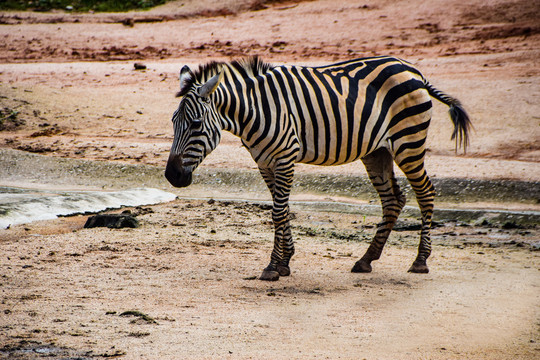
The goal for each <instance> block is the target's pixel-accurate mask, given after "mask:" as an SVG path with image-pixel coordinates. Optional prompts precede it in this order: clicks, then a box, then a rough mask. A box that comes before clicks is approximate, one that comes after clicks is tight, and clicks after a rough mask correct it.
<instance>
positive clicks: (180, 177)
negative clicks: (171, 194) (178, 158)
mask: <svg viewBox="0 0 540 360" xmlns="http://www.w3.org/2000/svg"><path fill="white" fill-rule="evenodd" d="M165 178H167V180H168V181H169V183H171V185H172V186H174V187H186V186H188V185H190V184H191V181H192V179H193V175H192V172H191V171H186V170H185V169H184V168H183V167H181V166H177V164H175V163H174V162H170V161H169V162H168V163H167V168H166V169H165Z"/></svg>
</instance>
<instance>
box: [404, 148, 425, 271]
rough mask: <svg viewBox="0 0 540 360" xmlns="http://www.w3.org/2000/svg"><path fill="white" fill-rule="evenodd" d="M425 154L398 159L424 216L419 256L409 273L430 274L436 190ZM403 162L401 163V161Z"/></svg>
mask: <svg viewBox="0 0 540 360" xmlns="http://www.w3.org/2000/svg"><path fill="white" fill-rule="evenodd" d="M423 155H424V152H422V153H421V156H408V157H406V158H403V159H400V157H397V158H396V162H397V164H398V166H399V167H400V168H401V170H403V172H404V173H405V175H406V176H407V180H408V181H409V183H410V184H411V187H412V188H413V190H414V193H415V195H416V200H417V202H418V206H419V208H420V213H421V214H422V230H421V232H420V244H419V245H418V255H417V257H416V260H415V261H414V263H413V264H412V266H411V267H410V268H409V272H413V273H428V272H429V268H428V266H427V263H426V261H427V258H428V257H429V255H431V238H430V230H431V222H432V217H433V202H434V199H435V188H434V187H433V184H432V183H431V180H430V179H429V176H428V175H427V173H426V170H425V168H424V156H423ZM399 160H401V161H399Z"/></svg>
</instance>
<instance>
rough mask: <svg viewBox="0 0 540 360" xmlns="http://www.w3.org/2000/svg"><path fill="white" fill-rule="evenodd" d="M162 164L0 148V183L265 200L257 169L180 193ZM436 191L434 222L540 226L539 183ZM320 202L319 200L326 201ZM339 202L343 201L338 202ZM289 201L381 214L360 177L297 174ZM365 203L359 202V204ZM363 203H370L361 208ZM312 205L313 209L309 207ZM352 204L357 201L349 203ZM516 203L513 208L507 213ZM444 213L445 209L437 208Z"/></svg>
mask: <svg viewBox="0 0 540 360" xmlns="http://www.w3.org/2000/svg"><path fill="white" fill-rule="evenodd" d="M163 170H164V169H163V167H158V166H150V165H132V164H119V163H112V162H105V161H87V160H76V159H67V158H55V157H49V156H43V155H36V154H29V153H26V152H22V151H16V150H10V149H2V150H0V179H2V180H1V181H0V182H2V183H3V184H0V185H7V186H20V187H29V188H49V189H64V190H66V189H91V190H119V189H127V188H134V187H140V186H149V187H155V188H158V189H162V190H166V191H171V192H173V193H175V194H176V195H178V196H181V197H184V198H221V199H227V198H232V199H251V200H269V194H268V191H267V189H266V185H265V184H264V182H263V180H262V178H261V176H260V175H259V173H258V171H256V170H242V169H236V170H231V169H222V168H201V169H198V170H197V171H196V174H195V175H194V181H193V185H191V186H190V187H188V188H184V189H175V188H173V187H171V186H170V185H169V184H168V183H167V181H166V180H165V178H164V176H163ZM399 181H400V183H401V185H402V188H403V189H404V191H405V192H406V194H407V198H408V204H409V206H408V207H407V208H406V209H405V213H408V216H413V217H416V216H418V210H417V207H416V203H415V198H414V195H413V194H412V193H411V188H410V186H409V185H408V184H407V183H406V179H403V178H400V179H399ZM433 182H434V185H435V188H436V189H437V192H438V197H437V201H438V202H439V203H444V206H438V207H437V211H436V213H435V218H436V219H438V220H441V221H442V220H449V219H454V220H459V221H462V222H466V223H471V222H482V221H484V220H485V221H486V224H488V225H489V224H499V225H502V224H504V223H506V222H510V223H515V224H517V225H519V226H528V225H535V224H538V223H539V222H540V213H539V212H538V210H537V205H538V201H539V199H540V186H539V183H538V182H530V181H515V180H478V179H476V180H465V179H452V178H435V179H433ZM328 197H333V198H332V199H330V200H331V201H328V202H327V204H326V205H324V201H323V200H328ZM336 199H338V200H342V201H343V204H340V203H339V202H336ZM292 200H293V204H294V200H313V201H312V202H311V203H312V204H311V205H309V206H319V207H321V210H322V209H324V210H325V211H345V212H356V213H362V212H368V213H370V214H371V213H373V214H374V215H376V214H378V213H379V212H380V206H379V205H378V197H377V194H376V192H375V190H374V189H373V187H372V185H371V183H370V182H369V179H368V178H367V177H363V176H347V175H329V174H313V173H309V174H308V173H298V174H296V176H295V182H294V188H293V194H292ZM359 201H360V202H363V203H364V204H360V205H359V204H358V202H359ZM366 202H369V203H372V205H366V204H365V203H366ZM314 203H318V204H319V205H315V204H314ZM355 203H356V204H355ZM464 203H467V204H470V206H469V207H475V206H474V204H475V203H481V205H480V206H477V207H482V206H483V205H485V203H490V204H491V206H489V207H490V208H492V209H493V208H495V210H489V211H488V210H476V209H475V210H470V209H467V210H464V209H460V207H461V208H462V207H463V204H464ZM509 204H514V205H516V206H517V207H518V208H519V211H508V209H509ZM443 207H444V208H448V209H446V210H445V209H443Z"/></svg>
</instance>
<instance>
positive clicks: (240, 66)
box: [177, 56, 274, 96]
mask: <svg viewBox="0 0 540 360" xmlns="http://www.w3.org/2000/svg"><path fill="white" fill-rule="evenodd" d="M224 66H229V67H231V68H233V69H235V70H236V71H235V73H238V74H240V76H242V78H247V77H255V76H257V75H262V74H265V73H266V72H268V71H269V70H272V69H273V68H274V66H273V65H272V64H269V63H266V62H264V61H262V60H261V58H259V57H258V56H251V57H247V58H244V59H238V60H233V61H231V62H223V61H211V62H209V63H206V64H201V65H199V68H198V69H196V70H195V71H193V77H192V78H190V79H188V81H187V82H186V83H185V85H184V86H183V89H181V91H180V92H179V93H178V94H177V96H182V95H184V94H185V93H186V90H187V89H190V88H191V87H192V86H193V85H194V84H203V83H205V82H206V81H208V80H209V79H210V78H211V77H212V76H214V75H216V74H218V73H219V71H221V69H222V68H223V67H224Z"/></svg>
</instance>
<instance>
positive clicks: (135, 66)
mask: <svg viewBox="0 0 540 360" xmlns="http://www.w3.org/2000/svg"><path fill="white" fill-rule="evenodd" d="M133 67H134V68H135V70H146V65H144V64H141V63H135V64H133Z"/></svg>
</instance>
